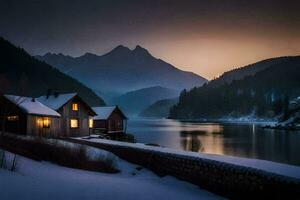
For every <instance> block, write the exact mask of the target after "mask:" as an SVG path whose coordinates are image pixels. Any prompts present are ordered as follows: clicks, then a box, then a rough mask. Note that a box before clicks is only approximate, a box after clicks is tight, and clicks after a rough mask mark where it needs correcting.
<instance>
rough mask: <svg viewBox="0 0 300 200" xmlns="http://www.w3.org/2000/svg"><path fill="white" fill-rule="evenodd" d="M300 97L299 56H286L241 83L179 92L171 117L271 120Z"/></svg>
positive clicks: (245, 78) (238, 81) (208, 85)
mask: <svg viewBox="0 0 300 200" xmlns="http://www.w3.org/2000/svg"><path fill="white" fill-rule="evenodd" d="M299 94H300V57H299V56H298V57H287V58H285V59H284V60H283V61H281V62H273V63H272V64H270V66H269V67H267V68H265V69H264V70H262V71H259V72H257V73H256V74H254V75H249V76H246V77H244V79H242V80H233V81H232V82H231V83H230V84H228V83H224V84H223V85H220V86H214V87H211V86H210V83H209V84H205V85H204V86H202V87H198V88H193V89H192V90H190V91H186V90H184V91H182V92H181V95H180V97H179V102H178V104H176V105H175V106H173V107H172V108H171V110H170V118H181V119H195V118H219V117H224V116H231V117H239V116H242V115H248V114H251V113H253V114H255V115H256V116H261V117H274V116H275V115H278V114H281V113H284V111H285V108H286V106H287V104H288V101H289V99H291V98H293V97H296V96H299Z"/></svg>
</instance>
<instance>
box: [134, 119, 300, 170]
mask: <svg viewBox="0 0 300 200" xmlns="http://www.w3.org/2000/svg"><path fill="white" fill-rule="evenodd" d="M260 126H261V125H260V124H245V123H244V124H232V123H231V124H228V123H225V124H222V123H191V122H179V121H175V120H143V119H136V120H129V123H128V132H130V133H132V134H134V135H135V137H136V139H137V141H138V142H142V143H155V144H159V145H161V146H166V147H171V148H176V149H182V150H185V151H194V152H202V153H212V154H223V155H232V156H240V157H248V158H258V159H265V160H271V161H276V162H283V163H290V164H295V165H300V156H299V155H298V152H300V132H288V131H279V130H277V131H276V130H266V129H262V128H260Z"/></svg>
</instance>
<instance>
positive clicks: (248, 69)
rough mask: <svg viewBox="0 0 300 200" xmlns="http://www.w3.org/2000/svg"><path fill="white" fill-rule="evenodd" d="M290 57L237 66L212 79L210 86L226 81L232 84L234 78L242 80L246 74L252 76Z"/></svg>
mask: <svg viewBox="0 0 300 200" xmlns="http://www.w3.org/2000/svg"><path fill="white" fill-rule="evenodd" d="M288 59H289V57H277V58H270V59H265V60H262V61H259V62H256V63H253V64H250V65H247V66H244V67H240V68H236V69H233V70H230V71H227V72H225V73H223V74H222V75H221V76H220V77H219V78H217V79H214V80H212V81H210V83H209V86H210V87H217V86H220V85H223V84H225V83H227V84H230V83H231V82H232V81H234V80H241V79H243V78H245V77H246V76H251V75H254V74H256V73H257V72H259V71H262V70H264V69H266V68H268V67H270V66H272V65H274V64H279V63H281V62H285V61H286V60H288Z"/></svg>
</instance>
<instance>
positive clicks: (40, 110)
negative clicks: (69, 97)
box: [4, 95, 60, 117]
mask: <svg viewBox="0 0 300 200" xmlns="http://www.w3.org/2000/svg"><path fill="white" fill-rule="evenodd" d="M4 97H5V98H7V99H8V100H9V101H11V102H12V103H14V104H15V105H17V106H18V107H19V108H20V109H22V110H23V111H24V112H26V113H27V114H32V115H43V116H54V117H60V114H59V113H58V112H56V111H55V110H53V109H51V108H49V107H47V106H46V105H44V104H42V103H41V102H39V101H37V100H36V99H33V98H31V97H22V96H15V95H4Z"/></svg>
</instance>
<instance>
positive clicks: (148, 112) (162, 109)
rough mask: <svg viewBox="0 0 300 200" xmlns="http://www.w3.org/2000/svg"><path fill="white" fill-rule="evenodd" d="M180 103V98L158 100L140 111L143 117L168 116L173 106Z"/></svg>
mask: <svg viewBox="0 0 300 200" xmlns="http://www.w3.org/2000/svg"><path fill="white" fill-rule="evenodd" d="M176 103H178V98H173V99H163V100H158V101H156V102H155V103H153V104H151V105H150V106H148V107H147V108H146V109H145V110H143V111H142V112H141V113H140V116H141V117H153V118H167V117H168V116H169V111H170V108H171V107H172V106H174V105H175V104H176Z"/></svg>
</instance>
